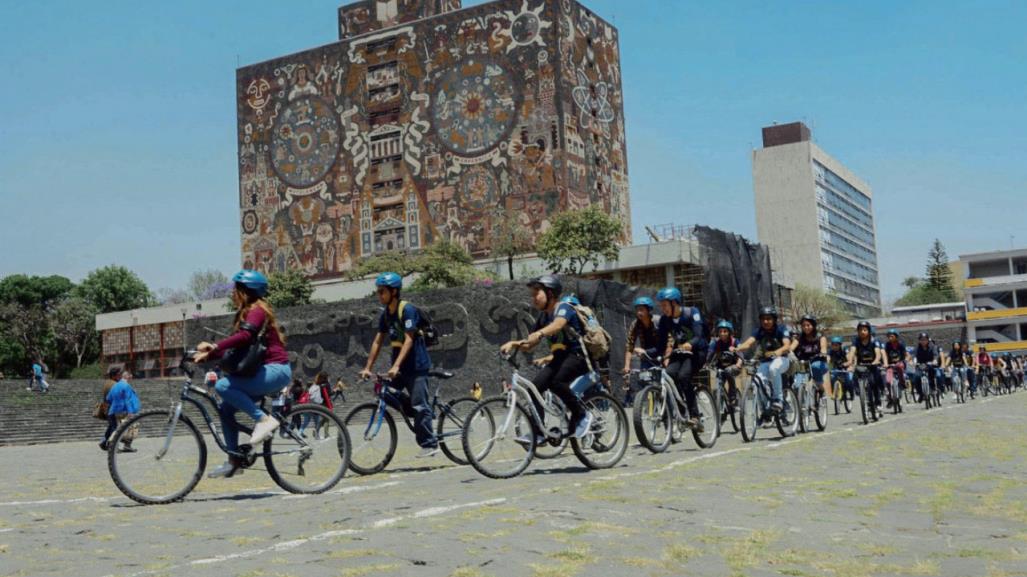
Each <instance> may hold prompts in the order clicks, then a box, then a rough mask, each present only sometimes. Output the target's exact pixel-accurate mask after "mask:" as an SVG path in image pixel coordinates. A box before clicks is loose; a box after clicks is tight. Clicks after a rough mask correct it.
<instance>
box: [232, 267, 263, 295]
mask: <svg viewBox="0 0 1027 577" xmlns="http://www.w3.org/2000/svg"><path fill="white" fill-rule="evenodd" d="M232 282H233V283H235V284H237V285H242V286H244V287H246V290H248V291H249V292H251V293H253V294H255V295H256V296H257V297H258V298H259V297H262V296H264V295H266V294H267V277H266V276H264V273H262V272H260V271H256V270H249V269H243V270H241V271H239V272H237V273H235V276H233V277H232Z"/></svg>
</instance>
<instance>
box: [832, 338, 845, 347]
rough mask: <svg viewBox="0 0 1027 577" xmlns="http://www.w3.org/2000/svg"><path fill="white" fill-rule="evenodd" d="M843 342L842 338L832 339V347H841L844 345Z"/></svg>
mask: <svg viewBox="0 0 1027 577" xmlns="http://www.w3.org/2000/svg"><path fill="white" fill-rule="evenodd" d="M842 342H843V341H842V338H841V337H831V344H832V345H840V344H842Z"/></svg>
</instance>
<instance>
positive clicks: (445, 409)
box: [345, 370, 490, 475]
mask: <svg viewBox="0 0 1027 577" xmlns="http://www.w3.org/2000/svg"><path fill="white" fill-rule="evenodd" d="M428 376H429V377H432V378H434V379H441V380H446V379H450V378H452V377H453V373H449V372H446V371H441V370H432V371H431V372H429V373H428ZM391 384H392V382H391V381H389V380H388V379H386V378H385V377H384V376H382V375H377V378H376V380H375V385H374V390H375V400H373V401H368V402H366V403H361V404H359V405H357V406H355V407H353V409H352V410H351V411H350V412H349V413H348V414H347V415H346V419H345V423H346V429H347V430H348V431H349V434H350V437H351V438H352V439H354V446H353V454H352V457H351V458H350V463H349V467H350V469H352V470H353V472H354V473H357V474H360V475H372V474H374V473H378V472H381V471H382V470H383V469H385V467H387V466H389V463H390V462H392V458H393V457H394V456H395V455H396V446H397V444H398V442H399V439H398V435H397V433H396V420H395V419H394V418H393V416H392V412H391V411H389V408H390V407H391V408H392V409H393V410H395V411H398V412H399V414H400V415H402V416H403V421H404V422H405V423H406V425H407V428H408V429H410V431H411V432H413V430H414V423H413V422H412V421H411V420H410V415H411V414H413V410H412V408H411V407H410V406H409V405H410V400H409V397H408V396H406V395H405V394H404V393H403V392H401V391H399V390H398V389H395V388H393V387H392V386H391ZM429 386H430V387H432V388H433V389H434V391H433V393H432V395H431V404H432V414H433V415H438V417H437V418H438V421H437V423H436V428H435V436H436V438H438V441H439V449H442V452H443V453H444V454H445V455H446V456H447V457H449V460H451V461H453V462H454V463H456V464H458V465H466V464H467V459H466V458H465V457H464V455H463V454H462V452H461V449H462V447H461V446H460V437H461V435H463V431H464V424H465V422H466V419H467V415H469V414H470V413H471V410H472V409H474V406H475V405H477V404H478V401H475V400H474V399H473V398H471V397H462V398H459V399H456V400H454V401H449V402H448V403H447V402H441V401H439V387H438V385H436V384H435V383H430V384H429ZM484 416H486V417H488V416H490V415H488V414H487V413H486V414H484ZM447 441H449V442H448V443H447ZM450 443H452V445H453V446H452V447H450Z"/></svg>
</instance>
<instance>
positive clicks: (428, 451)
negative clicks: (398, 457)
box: [415, 447, 439, 459]
mask: <svg viewBox="0 0 1027 577" xmlns="http://www.w3.org/2000/svg"><path fill="white" fill-rule="evenodd" d="M438 452H439V448H438V447H421V452H420V453H418V454H417V455H415V457H416V458H418V459H424V458H426V457H434V456H435V455H436V453H438Z"/></svg>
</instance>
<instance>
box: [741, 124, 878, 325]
mask: <svg viewBox="0 0 1027 577" xmlns="http://www.w3.org/2000/svg"><path fill="white" fill-rule="evenodd" d="M810 136H811V135H810V130H809V128H807V127H806V125H805V124H803V123H801V122H794V123H791V124H783V125H775V126H768V127H766V128H764V129H763V148H760V149H758V150H754V151H753V155H752V174H753V189H754V191H755V195H756V230H757V235H758V240H759V242H760V243H762V244H765V245H767V246H768V247H769V248H770V251H771V262H772V263H773V267H774V281H775V282H778V283H780V284H784V285H787V286H793V287H794V286H796V285H799V284H802V285H806V286H810V287H818V288H823V289H825V290H826V291H828V292H830V293H833V294H834V295H836V296H837V297H838V298H839V299H841V300H842V302H843V303H845V306H846V307H847V308H848V310H849V312H850V313H852V314H853V315H854V316H862V317H876V316H879V315H880V313H881V292H880V281H879V279H878V268H877V248H876V229H875V227H874V210H873V194H872V192H871V190H870V186H868V185H867V183H866V182H864V181H863V180H862V179H860V178H859V177H857V176H856V175H855V174H853V173H852V171H850V170H849V169H848V168H846V167H845V166H843V165H842V164H841V163H840V162H838V161H837V160H835V159H834V158H833V157H831V156H830V155H828V154H827V153H826V152H824V151H823V150H821V148H820V147H819V146H817V145H816V144H815V143H814V142H813V141H812V140H811V139H810Z"/></svg>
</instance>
